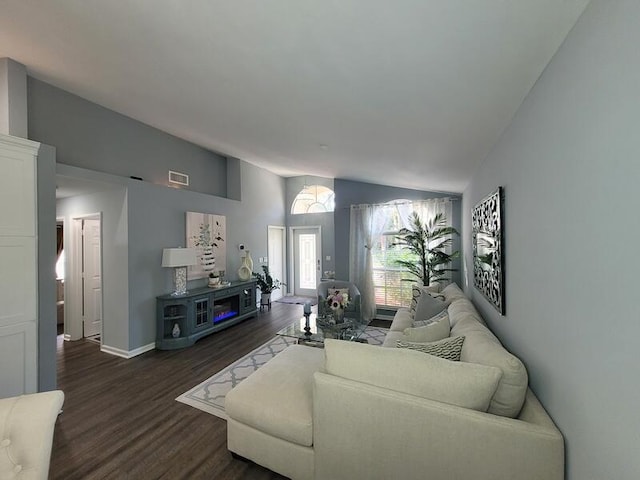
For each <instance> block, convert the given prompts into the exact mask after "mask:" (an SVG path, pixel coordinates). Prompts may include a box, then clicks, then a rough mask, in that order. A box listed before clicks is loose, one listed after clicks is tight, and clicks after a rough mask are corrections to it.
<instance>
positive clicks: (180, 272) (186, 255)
mask: <svg viewBox="0 0 640 480" xmlns="http://www.w3.org/2000/svg"><path fill="white" fill-rule="evenodd" d="M196 263H197V258H196V250H195V249H194V248H165V249H163V250H162V266H163V267H173V268H174V271H173V282H174V286H175V291H174V292H173V293H172V294H171V295H184V294H185V293H187V267H188V266H189V265H195V264H196Z"/></svg>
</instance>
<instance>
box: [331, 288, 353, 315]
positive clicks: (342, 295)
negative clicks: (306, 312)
mask: <svg viewBox="0 0 640 480" xmlns="http://www.w3.org/2000/svg"><path fill="white" fill-rule="evenodd" d="M327 305H329V308H331V309H332V310H340V309H342V310H344V307H346V306H347V305H349V294H348V293H347V292H344V291H341V290H339V289H337V288H335V289H330V290H329V291H328V292H327Z"/></svg>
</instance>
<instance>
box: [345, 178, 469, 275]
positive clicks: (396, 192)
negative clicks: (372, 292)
mask: <svg viewBox="0 0 640 480" xmlns="http://www.w3.org/2000/svg"><path fill="white" fill-rule="evenodd" d="M334 185H335V192H336V211H335V214H334V219H335V232H336V233H335V245H336V249H335V261H336V268H335V270H336V278H349V231H350V225H351V221H350V218H351V217H350V215H351V213H350V207H351V205H358V204H376V203H385V202H389V201H391V200H397V199H407V200H426V199H429V198H440V197H451V198H452V199H456V200H454V201H453V204H452V218H451V223H452V225H453V227H454V228H456V229H457V230H458V231H459V232H461V225H462V224H461V216H460V208H461V202H460V201H459V200H458V199H459V195H457V194H448V193H437V192H425V191H420V190H410V189H406V188H396V187H388V186H384V185H374V184H371V183H361V182H354V181H351V180H340V179H336V180H335V182H334ZM460 248H461V244H460V238H459V237H455V238H454V242H453V249H454V251H455V250H460ZM452 268H457V269H458V270H460V261H459V260H455V261H454V262H453V265H452ZM460 278H461V274H460V272H459V271H458V272H453V281H454V282H456V283H458V284H460Z"/></svg>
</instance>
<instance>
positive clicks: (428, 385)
mask: <svg viewBox="0 0 640 480" xmlns="http://www.w3.org/2000/svg"><path fill="white" fill-rule="evenodd" d="M324 346H325V348H324V353H325V358H326V362H325V371H326V373H328V374H329V375H336V376H338V377H342V378H346V379H349V380H354V381H357V382H361V383H366V384H369V385H374V386H378V387H382V388H388V389H390V390H395V391H398V392H402V393H408V394H409V395H416V396H418V397H423V398H428V399H431V400H435V401H439V402H444V403H448V404H450V405H457V406H459V407H463V408H471V409H473V410H478V411H480V412H486V411H487V408H488V407H489V402H490V401H491V397H492V396H493V394H494V392H495V391H496V387H497V385H498V381H499V380H500V377H501V376H502V371H501V370H500V369H499V368H496V367H487V366H485V365H477V364H474V363H464V362H450V361H449V360H444V359H442V358H438V357H435V356H433V355H425V354H424V353H420V352H414V351H412V350H408V349H406V348H380V347H378V346H374V345H368V344H363V343H358V342H345V341H343V340H332V339H327V340H325V344H324Z"/></svg>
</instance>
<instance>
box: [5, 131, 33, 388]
mask: <svg viewBox="0 0 640 480" xmlns="http://www.w3.org/2000/svg"><path fill="white" fill-rule="evenodd" d="M39 146H40V144H39V143H36V142H32V141H29V140H25V139H22V138H16V137H10V136H6V135H0V265H1V266H2V268H0V305H2V308H1V309H0V365H1V366H2V367H1V368H0V398H3V397H9V396H13V395H20V394H23V393H33V392H36V391H37V388H38V311H37V305H38V288H37V280H38V270H37V255H38V254H37V241H38V237H37V228H36V225H37V222H36V220H37V211H36V201H37V190H36V160H37V156H38V149H39Z"/></svg>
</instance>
